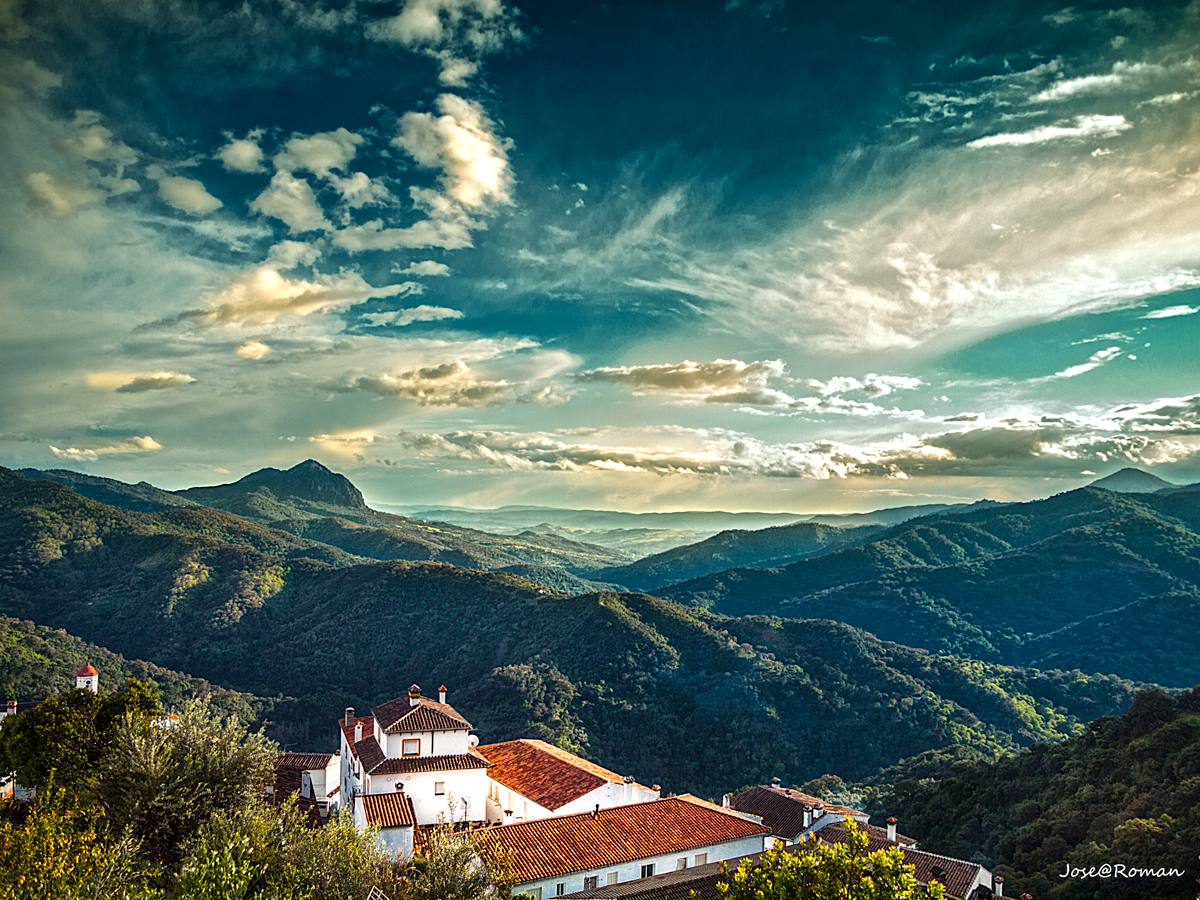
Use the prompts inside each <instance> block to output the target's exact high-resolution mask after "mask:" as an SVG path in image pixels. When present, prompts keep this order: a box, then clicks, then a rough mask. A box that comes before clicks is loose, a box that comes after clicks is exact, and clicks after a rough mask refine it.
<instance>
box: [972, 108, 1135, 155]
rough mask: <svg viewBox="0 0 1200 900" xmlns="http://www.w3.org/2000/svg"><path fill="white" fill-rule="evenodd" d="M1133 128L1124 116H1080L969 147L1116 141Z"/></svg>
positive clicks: (977, 141)
mask: <svg viewBox="0 0 1200 900" xmlns="http://www.w3.org/2000/svg"><path fill="white" fill-rule="evenodd" d="M1132 127H1133V123H1132V122H1130V121H1129V120H1128V119H1126V118H1125V117H1124V116H1122V115H1111V116H1110V115H1087V116H1076V117H1075V119H1074V122H1073V123H1072V124H1065V123H1062V122H1059V123H1057V124H1054V125H1042V126H1040V127H1038V128H1031V129H1029V130H1028V131H1007V132H1001V133H1000V134H989V135H987V136H986V137H981V138H976V139H975V140H973V141H970V142H968V143H967V146H968V147H971V148H974V149H981V148H984V147H1027V146H1029V145H1030V144H1045V143H1048V142H1050V141H1062V140H1084V139H1097V140H1099V139H1104V138H1113V137H1116V136H1117V135H1119V134H1120V133H1121V132H1123V131H1128V130H1129V129H1130V128H1132Z"/></svg>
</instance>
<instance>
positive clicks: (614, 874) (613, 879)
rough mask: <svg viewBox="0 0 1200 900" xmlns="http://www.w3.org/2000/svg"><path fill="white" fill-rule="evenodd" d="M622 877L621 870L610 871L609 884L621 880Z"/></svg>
mask: <svg viewBox="0 0 1200 900" xmlns="http://www.w3.org/2000/svg"><path fill="white" fill-rule="evenodd" d="M620 878H621V874H620V873H619V872H609V873H608V883H609V884H616V883H617V882H618V881H619V880H620Z"/></svg>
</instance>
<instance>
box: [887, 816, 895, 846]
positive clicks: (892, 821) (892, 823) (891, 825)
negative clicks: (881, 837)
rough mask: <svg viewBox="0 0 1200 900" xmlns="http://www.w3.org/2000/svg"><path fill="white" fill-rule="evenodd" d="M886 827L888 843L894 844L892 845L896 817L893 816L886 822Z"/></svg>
mask: <svg viewBox="0 0 1200 900" xmlns="http://www.w3.org/2000/svg"><path fill="white" fill-rule="evenodd" d="M887 827H888V843H889V844H894V843H896V817H895V816H892V817H891V818H890V819H888V820H887Z"/></svg>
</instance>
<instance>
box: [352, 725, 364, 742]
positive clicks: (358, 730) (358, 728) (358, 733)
mask: <svg viewBox="0 0 1200 900" xmlns="http://www.w3.org/2000/svg"><path fill="white" fill-rule="evenodd" d="M361 740H362V722H355V723H354V743H356V744H357V743H358V742H359V741H361Z"/></svg>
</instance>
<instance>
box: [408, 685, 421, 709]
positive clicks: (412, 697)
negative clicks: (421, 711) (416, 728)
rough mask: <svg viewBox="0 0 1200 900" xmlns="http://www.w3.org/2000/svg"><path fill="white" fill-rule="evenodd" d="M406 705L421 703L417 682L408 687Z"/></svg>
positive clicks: (419, 687) (418, 704) (419, 688)
mask: <svg viewBox="0 0 1200 900" xmlns="http://www.w3.org/2000/svg"><path fill="white" fill-rule="evenodd" d="M408 705H409V706H420V705H421V686H420V685H419V684H414V685H412V686H411V687H410V688H409V689H408Z"/></svg>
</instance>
